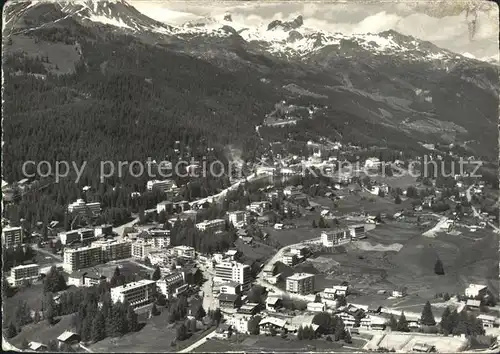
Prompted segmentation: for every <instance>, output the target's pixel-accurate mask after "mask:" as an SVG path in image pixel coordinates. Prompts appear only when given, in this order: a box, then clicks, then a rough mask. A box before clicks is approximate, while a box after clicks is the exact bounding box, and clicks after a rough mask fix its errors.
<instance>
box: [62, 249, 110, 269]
mask: <svg viewBox="0 0 500 354" xmlns="http://www.w3.org/2000/svg"><path fill="white" fill-rule="evenodd" d="M101 263H103V252H102V248H101V246H87V247H80V248H66V249H65V250H64V264H63V268H64V270H65V271H66V272H67V273H71V272H74V271H75V270H79V269H82V268H88V267H93V266H96V265H98V264H101Z"/></svg>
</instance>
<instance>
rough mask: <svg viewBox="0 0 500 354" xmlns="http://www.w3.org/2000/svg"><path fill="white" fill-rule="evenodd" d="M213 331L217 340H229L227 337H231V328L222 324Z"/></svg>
mask: <svg viewBox="0 0 500 354" xmlns="http://www.w3.org/2000/svg"><path fill="white" fill-rule="evenodd" d="M215 331H216V336H217V338H219V339H229V337H231V334H232V326H230V325H228V324H225V323H223V324H221V325H219V327H217V329H216V330H215Z"/></svg>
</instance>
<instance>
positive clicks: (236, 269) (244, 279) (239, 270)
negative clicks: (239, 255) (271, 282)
mask: <svg viewBox="0 0 500 354" xmlns="http://www.w3.org/2000/svg"><path fill="white" fill-rule="evenodd" d="M214 280H215V281H218V282H228V281H234V282H236V283H238V284H241V289H242V290H243V291H247V290H249V289H250V283H251V273H250V266H249V265H247V264H241V263H238V262H221V263H218V264H216V265H215V278H214Z"/></svg>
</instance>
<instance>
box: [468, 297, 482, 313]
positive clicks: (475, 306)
mask: <svg viewBox="0 0 500 354" xmlns="http://www.w3.org/2000/svg"><path fill="white" fill-rule="evenodd" d="M466 306H467V307H468V308H469V309H471V310H477V309H479V307H480V306H481V301H480V300H472V299H469V300H467V303H466Z"/></svg>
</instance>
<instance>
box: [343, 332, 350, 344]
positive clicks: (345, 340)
mask: <svg viewBox="0 0 500 354" xmlns="http://www.w3.org/2000/svg"><path fill="white" fill-rule="evenodd" d="M344 342H346V343H349V344H350V343H352V338H351V332H349V331H348V330H347V329H346V330H344Z"/></svg>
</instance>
